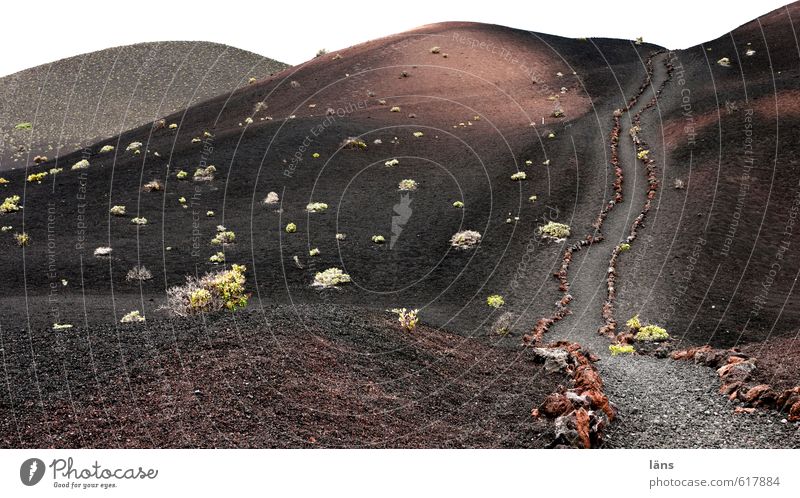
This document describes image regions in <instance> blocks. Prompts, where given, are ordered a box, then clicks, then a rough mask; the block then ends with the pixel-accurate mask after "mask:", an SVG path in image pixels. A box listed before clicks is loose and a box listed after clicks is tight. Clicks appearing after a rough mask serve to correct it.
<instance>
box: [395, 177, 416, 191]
mask: <svg viewBox="0 0 800 498" xmlns="http://www.w3.org/2000/svg"><path fill="white" fill-rule="evenodd" d="M397 188H399V189H400V190H405V191H412V190H417V182H416V181H414V180H411V179H405V180H401V181H400V183H399V184H398V185H397Z"/></svg>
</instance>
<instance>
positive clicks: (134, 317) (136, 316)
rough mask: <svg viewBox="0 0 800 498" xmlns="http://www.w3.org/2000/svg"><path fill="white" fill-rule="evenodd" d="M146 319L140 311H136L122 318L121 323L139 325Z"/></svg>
mask: <svg viewBox="0 0 800 498" xmlns="http://www.w3.org/2000/svg"><path fill="white" fill-rule="evenodd" d="M143 321H144V317H143V316H142V315H141V313H139V310H134V311H131V312H130V313H128V314H127V315H125V316H123V317H122V320H120V323H139V322H143Z"/></svg>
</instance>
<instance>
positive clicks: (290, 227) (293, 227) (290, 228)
mask: <svg viewBox="0 0 800 498" xmlns="http://www.w3.org/2000/svg"><path fill="white" fill-rule="evenodd" d="M296 231H297V225H295V224H294V223H289V224H288V225H286V233H295V232H296Z"/></svg>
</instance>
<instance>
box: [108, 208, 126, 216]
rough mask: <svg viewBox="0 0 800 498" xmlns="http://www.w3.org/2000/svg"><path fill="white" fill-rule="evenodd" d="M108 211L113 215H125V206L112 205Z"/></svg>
mask: <svg viewBox="0 0 800 498" xmlns="http://www.w3.org/2000/svg"><path fill="white" fill-rule="evenodd" d="M108 212H109V213H111V214H113V215H114V216H125V206H112V207H111V209H109V210H108Z"/></svg>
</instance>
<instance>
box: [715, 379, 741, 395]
mask: <svg viewBox="0 0 800 498" xmlns="http://www.w3.org/2000/svg"><path fill="white" fill-rule="evenodd" d="M740 387H742V383H741V382H731V383H730V384H722V385H721V386H720V387H719V392H720V394H724V395H726V396H728V395H730V394H731V393H734V392H736V391H737V390H738V389H739V388H740Z"/></svg>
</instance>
